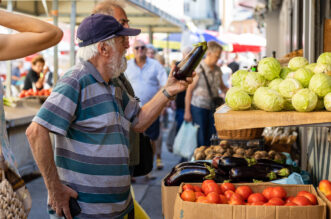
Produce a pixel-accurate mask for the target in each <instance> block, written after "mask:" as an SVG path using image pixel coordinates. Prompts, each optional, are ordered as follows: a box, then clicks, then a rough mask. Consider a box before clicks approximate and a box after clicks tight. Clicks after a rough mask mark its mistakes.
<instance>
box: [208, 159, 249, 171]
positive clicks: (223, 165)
mask: <svg viewBox="0 0 331 219" xmlns="http://www.w3.org/2000/svg"><path fill="white" fill-rule="evenodd" d="M214 159H215V160H214ZM214 159H213V167H215V166H216V164H217V168H220V169H224V170H230V169H231V168H233V167H242V166H250V165H253V164H254V163H252V161H251V159H248V158H239V157H220V158H214Z"/></svg>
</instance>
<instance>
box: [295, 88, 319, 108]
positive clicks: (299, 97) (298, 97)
mask: <svg viewBox="0 0 331 219" xmlns="http://www.w3.org/2000/svg"><path fill="white" fill-rule="evenodd" d="M317 101H318V97H317V95H316V94H315V93H314V92H313V91H311V90H309V89H308V88H305V89H301V90H299V91H298V92H296V94H294V95H293V97H292V105H293V107H294V108H295V110H296V111H299V112H310V111H313V110H314V109H315V108H316V104H317Z"/></svg>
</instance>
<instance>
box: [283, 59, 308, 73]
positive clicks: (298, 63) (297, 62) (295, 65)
mask: <svg viewBox="0 0 331 219" xmlns="http://www.w3.org/2000/svg"><path fill="white" fill-rule="evenodd" d="M308 64H309V62H308V60H307V59H306V58H305V57H294V58H292V59H291V60H290V61H289V63H288V67H289V68H290V69H292V70H294V71H296V70H298V69H299V68H302V67H305V66H306V65H308Z"/></svg>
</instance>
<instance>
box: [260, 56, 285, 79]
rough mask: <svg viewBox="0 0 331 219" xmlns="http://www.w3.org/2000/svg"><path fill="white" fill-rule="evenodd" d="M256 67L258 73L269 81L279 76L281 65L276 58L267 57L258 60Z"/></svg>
mask: <svg viewBox="0 0 331 219" xmlns="http://www.w3.org/2000/svg"><path fill="white" fill-rule="evenodd" d="M257 69H258V72H259V74H260V75H262V76H263V77H264V78H266V79H267V80H269V81H271V80H273V79H275V78H278V77H279V73H280V70H281V66H280V64H279V62H278V60H277V59H275V58H273V57H268V58H264V59H262V60H261V61H260V62H259V64H258V66H257Z"/></svg>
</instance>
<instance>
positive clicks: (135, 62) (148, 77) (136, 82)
mask: <svg viewBox="0 0 331 219" xmlns="http://www.w3.org/2000/svg"><path fill="white" fill-rule="evenodd" d="M133 49H134V50H133V54H134V59H131V60H129V61H128V68H127V70H126V71H125V75H126V77H127V78H128V80H129V81H130V83H131V84H132V87H133V90H134V91H135V93H136V96H137V97H138V98H140V100H141V105H144V104H146V103H147V102H148V101H149V100H151V99H152V98H153V96H154V95H155V94H156V93H157V92H158V91H159V90H160V89H161V87H163V86H164V85H165V83H166V81H167V73H166V71H165V69H164V68H163V66H162V65H161V64H160V63H159V62H158V61H156V60H155V59H151V58H149V57H148V56H147V47H146V44H145V43H144V42H143V41H141V40H136V41H135V42H134V44H133ZM145 134H146V135H147V136H148V137H149V138H150V139H151V141H152V146H153V148H154V151H155V149H156V143H157V140H158V138H159V135H160V120H159V118H157V119H156V121H155V122H154V123H153V124H152V125H151V126H150V127H149V128H148V129H147V130H146V132H145ZM159 145H160V146H161V144H159ZM157 151H158V153H157V155H156V156H157V160H156V165H157V168H158V169H161V168H162V167H163V164H162V161H161V150H160V149H158V150H157Z"/></svg>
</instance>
